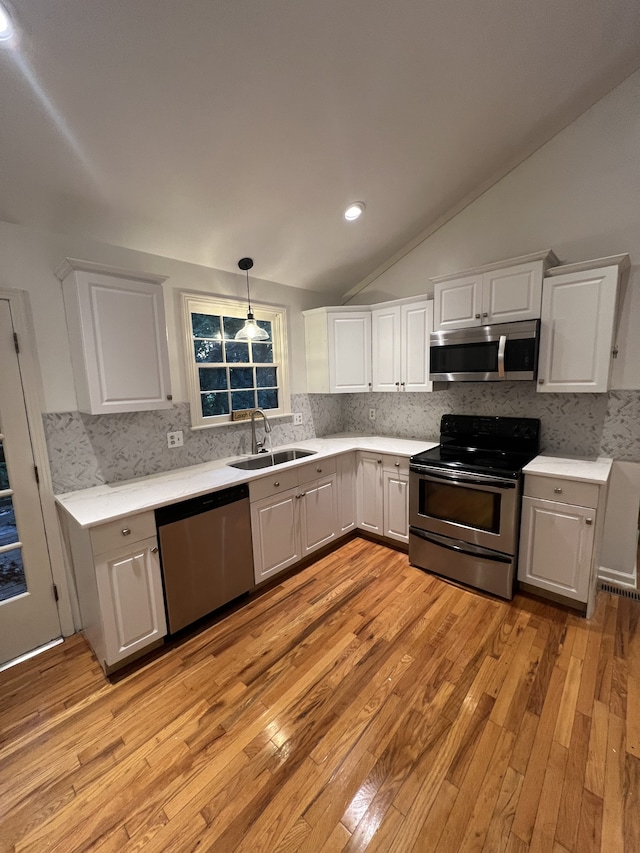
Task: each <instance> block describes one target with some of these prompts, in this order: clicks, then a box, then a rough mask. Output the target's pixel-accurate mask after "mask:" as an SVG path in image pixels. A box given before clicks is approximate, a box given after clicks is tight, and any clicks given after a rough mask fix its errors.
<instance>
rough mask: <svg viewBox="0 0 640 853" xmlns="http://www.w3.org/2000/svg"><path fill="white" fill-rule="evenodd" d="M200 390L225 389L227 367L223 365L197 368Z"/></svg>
mask: <svg viewBox="0 0 640 853" xmlns="http://www.w3.org/2000/svg"><path fill="white" fill-rule="evenodd" d="M198 377H199V379H200V390H201V391H220V390H224V391H226V390H227V369H226V368H225V367H200V368H198Z"/></svg>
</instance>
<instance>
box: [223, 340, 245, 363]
mask: <svg viewBox="0 0 640 853" xmlns="http://www.w3.org/2000/svg"><path fill="white" fill-rule="evenodd" d="M224 350H225V353H226V355H227V362H229V363H231V364H247V362H248V361H249V344H247V343H243V342H242V341H233V342H231V341H228V342H226V343H225V345H224Z"/></svg>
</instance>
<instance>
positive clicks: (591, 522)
mask: <svg viewBox="0 0 640 853" xmlns="http://www.w3.org/2000/svg"><path fill="white" fill-rule="evenodd" d="M584 523H585V524H593V519H592V518H585V520H584Z"/></svg>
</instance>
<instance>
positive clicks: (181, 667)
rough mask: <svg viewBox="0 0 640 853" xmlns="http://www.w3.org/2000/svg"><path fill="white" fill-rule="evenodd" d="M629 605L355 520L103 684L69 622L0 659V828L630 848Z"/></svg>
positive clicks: (393, 852) (120, 838)
mask: <svg viewBox="0 0 640 853" xmlns="http://www.w3.org/2000/svg"><path fill="white" fill-rule="evenodd" d="M639 615H640V604H639V603H638V602H635V601H631V600H628V599H624V598H618V597H615V596H610V595H606V594H603V593H601V594H600V597H599V601H598V607H597V614H596V617H595V618H594V619H593V620H591V621H590V622H586V621H585V620H584V619H582V618H580V617H579V616H577V615H573V614H570V613H569V612H568V611H567V610H564V609H562V608H560V607H555V606H552V605H547V604H541V603H540V602H538V601H535V600H533V599H527V598H524V597H521V596H518V597H517V598H516V599H515V601H514V602H512V603H505V602H501V601H498V600H495V599H490V598H485V597H483V596H481V595H479V594H475V593H470V592H466V591H462V590H460V589H457V588H456V587H454V586H451V585H448V584H446V583H444V582H443V581H440V580H439V579H437V578H435V577H432V576H429V575H427V574H425V573H422V572H420V571H418V570H417V569H414V568H412V567H410V566H409V565H408V562H407V558H406V556H405V555H402V554H399V553H397V552H394V551H392V550H389V549H386V548H384V547H382V546H379V545H377V544H372V543H370V542H366V541H364V540H362V539H354V540H352V541H350V542H348V543H347V544H346V545H344V546H343V547H341V548H340V549H339V550H338V551H336V552H334V553H333V554H332V555H330V556H328V557H326V558H324V559H322V560H320V561H318V562H317V563H316V564H314V565H313V566H311V567H310V568H307V569H306V570H304V571H302V572H301V573H299V574H298V575H296V576H294V577H291V578H289V579H287V580H286V581H285V582H283V583H282V584H281V585H280V586H278V587H275V588H274V589H272V590H271V591H269V592H268V593H266V594H265V595H263V596H262V597H260V598H257V599H255V600H253V601H252V602H250V603H249V604H247V605H246V606H245V607H243V608H242V609H237V610H236V611H235V612H233V613H232V614H231V615H228V616H227V617H226V618H225V619H223V620H221V621H219V622H217V624H213V625H210V626H209V627H208V628H207V629H206V630H204V631H203V632H202V633H199V634H197V635H194V636H192V637H189V638H187V639H186V640H183V641H182V642H181V643H179V644H178V643H176V644H174V645H173V646H171V647H170V648H169V649H168V650H165V651H164V652H163V654H162V655H161V656H159V657H158V658H157V659H155V660H153V661H151V662H147V663H146V664H144V665H142V666H140V667H139V668H138V669H136V670H135V671H132V672H130V673H129V674H127V675H125V676H124V677H121V678H120V679H119V680H117V681H114V682H113V683H110V682H109V681H107V680H106V679H105V678H104V677H103V675H102V674H101V671H100V669H99V667H98V665H97V663H96V661H95V660H94V658H93V657H92V655H91V653H90V652H89V651H88V649H87V647H86V645H85V643H84V640H83V639H82V638H81V637H75V638H72V639H71V640H69V641H67V642H65V643H64V644H63V645H62V646H58V647H57V648H55V649H52V650H51V651H49V652H47V653H45V654H44V655H42V656H40V657H38V658H35V659H33V660H32V661H28V662H26V663H24V664H22V665H20V666H18V667H15V668H13V669H11V670H8V671H6V672H4V673H2V674H0V690H1V693H0V703H1V704H0V737H1V742H0V849H1V850H3V851H8V850H11V851H13V850H14V849H15V850H19V851H35V852H36V853H41V851H60V853H77V851H82V850H92V851H101V853H107V851H114V853H115V851H117V853H122V851H144V853H156V851H157V853H166V851H192V850H196V849H197V850H199V851H208V850H210V851H215V853H230V851H236V850H242V851H251V853H284V851H310V853H337V851H348V852H349V853H351V852H352V851H364V850H366V851H368V853H371V851H385V853H387V852H388V853H431V851H436V853H440V852H441V851H455V853H458V851H469V850H477V851H479V850H486V851H491V853H495V851H515V853H519V852H520V851H529V850H530V851H542V853H565V851H579V853H587V852H588V851H592V850H602V851H607V853H618V851H623V850H624V851H628V853H637V851H640V629H639Z"/></svg>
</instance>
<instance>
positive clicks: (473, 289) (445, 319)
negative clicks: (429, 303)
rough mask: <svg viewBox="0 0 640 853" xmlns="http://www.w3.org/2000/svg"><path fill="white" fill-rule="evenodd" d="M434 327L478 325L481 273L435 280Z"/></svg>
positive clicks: (453, 327)
mask: <svg viewBox="0 0 640 853" xmlns="http://www.w3.org/2000/svg"><path fill="white" fill-rule="evenodd" d="M433 310H434V320H433V322H434V324H435V328H436V329H439V330H441V331H445V330H446V329H468V328H469V327H471V326H479V325H480V323H481V314H482V275H481V274H478V275H467V276H465V277H464V278H457V279H454V280H453V281H442V282H436V285H435V288H434V292H433Z"/></svg>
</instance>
